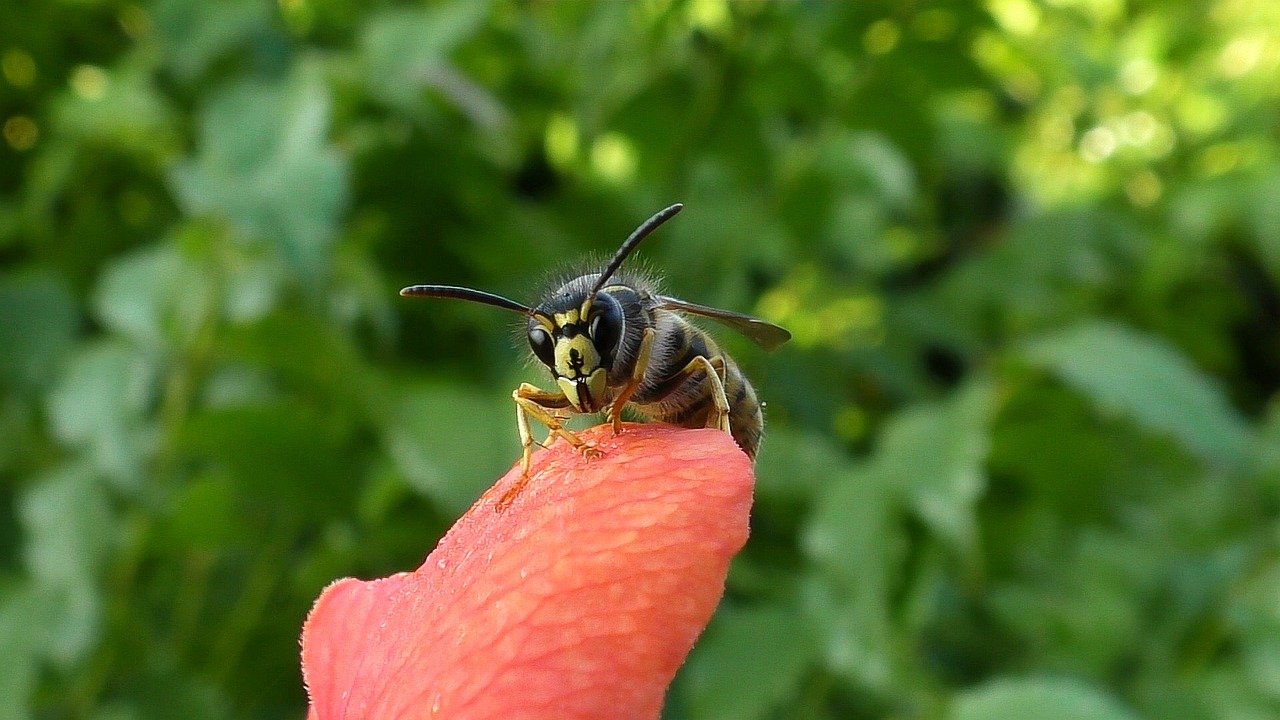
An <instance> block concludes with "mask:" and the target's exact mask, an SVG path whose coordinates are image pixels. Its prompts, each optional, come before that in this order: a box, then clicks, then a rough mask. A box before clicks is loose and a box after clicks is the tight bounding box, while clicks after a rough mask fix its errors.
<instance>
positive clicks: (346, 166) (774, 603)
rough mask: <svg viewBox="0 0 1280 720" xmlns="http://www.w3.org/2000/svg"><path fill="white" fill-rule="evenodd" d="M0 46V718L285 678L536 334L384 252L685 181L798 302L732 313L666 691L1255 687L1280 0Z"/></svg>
mask: <svg viewBox="0 0 1280 720" xmlns="http://www.w3.org/2000/svg"><path fill="white" fill-rule="evenodd" d="M0 71H2V77H0V123H2V126H0V129H2V130H3V133H2V139H3V142H0V654H2V655H3V661H2V662H0V698H5V700H4V701H0V718H4V719H6V720H7V719H9V718H94V719H103V720H108V719H109V720H126V719H132V718H140V719H141V718H179V717H180V718H195V719H197V720H200V719H203V718H209V719H214V718H289V717H293V718H300V717H301V716H302V713H303V712H304V708H305V699H304V695H303V692H302V689H301V683H300V681H299V677H298V669H297V635H298V629H299V626H300V624H301V621H302V619H303V617H304V614H305V612H306V611H307V609H308V607H309V604H310V603H311V601H312V600H313V599H314V598H315V596H316V595H317V594H318V593H319V591H320V589H321V588H322V587H323V586H324V585H325V584H326V583H328V582H329V581H331V580H333V579H334V578H337V577H341V576H345V575H357V576H363V577H372V576H379V575H384V574H388V573H391V572H394V571H396V570H403V569H408V568H412V567H415V566H416V565H417V564H418V563H419V562H420V560H421V558H422V557H423V556H424V555H425V554H426V553H427V552H428V551H429V550H430V548H431V547H432V546H433V544H434V542H435V539H436V538H437V537H438V536H439V535H440V534H441V533H442V532H443V530H444V529H445V528H446V527H447V526H448V524H449V523H450V522H451V520H452V519H453V518H454V517H456V516H457V515H458V514H459V513H460V512H461V511H463V510H464V509H465V508H466V507H467V506H468V505H469V504H470V502H471V501H472V500H473V499H474V498H476V497H477V496H478V494H479V493H480V492H481V490H482V489H483V488H484V487H486V486H487V484H488V483H489V482H491V481H492V480H493V479H494V478H495V477H496V476H497V475H498V473H500V472H502V471H503V470H505V469H506V468H507V467H508V466H509V465H510V463H511V462H513V461H514V460H515V459H516V457H517V456H518V451H519V447H518V441H517V436H516V428H515V424H514V413H513V408H512V407H511V402H510V398H509V394H510V391H511V389H512V388H514V387H515V385H516V384H517V383H518V382H520V381H521V380H525V379H538V378H539V375H538V374H537V373H534V372H532V371H531V370H530V369H529V368H528V367H527V366H526V362H525V356H526V355H527V352H526V350H525V348H524V347H523V345H522V344H521V343H520V342H519V341H517V342H515V343H514V344H513V342H512V339H511V338H512V332H511V325H512V324H513V322H512V321H513V317H512V316H510V315H506V314H504V313H502V312H500V311H497V310H494V309H492V308H485V307H481V306H476V305H469V304H465V303H457V302H444V301H410V300H402V299H400V298H398V297H397V296H396V290H397V289H399V288H400V287H401V286H403V285H407V284H410V283H415V282H442V283H454V284H460V285H467V286H472V287H479V288H484V289H487V290H491V291H495V292H499V293H502V294H506V295H509V296H512V297H515V298H517V299H520V300H524V301H534V300H536V298H537V294H538V293H539V292H540V289H541V288H542V287H543V283H544V282H545V280H546V278H547V274H548V273H549V272H551V271H553V270H554V269H556V268H561V267H563V266H564V265H565V263H569V262H573V261H575V260H579V259H581V258H583V257H584V256H587V255H589V254H591V253H596V254H607V253H609V252H611V251H612V250H613V249H614V248H615V247H616V246H617V244H618V243H619V242H620V240H621V239H622V238H623V237H625V235H626V234H627V233H628V232H629V231H630V230H631V229H632V228H633V227H634V226H635V225H636V224H638V223H639V222H640V221H641V220H643V219H644V218H646V217H648V216H649V215H650V214H651V213H652V212H654V211H656V210H658V209H659V208H661V207H664V206H665V205H667V204H669V203H671V202H675V201H681V202H684V203H685V204H686V209H685V211H684V212H683V213H682V214H681V215H680V216H679V217H678V218H677V219H675V220H673V221H672V222H671V223H669V224H668V225H667V226H666V227H664V228H663V229H662V230H661V231H660V232H659V233H658V234H657V235H655V236H654V237H653V238H652V239H650V240H649V241H647V242H646V244H645V245H644V246H643V247H642V248H641V251H640V252H639V253H638V256H637V259H638V260H640V261H641V262H643V263H645V264H648V265H649V266H651V267H653V268H656V269H659V270H660V271H661V272H662V273H664V274H665V277H666V287H667V289H668V290H669V291H670V292H671V293H672V294H674V295H677V296H680V297H683V298H686V299H688V300H691V301H694V302H698V303H704V304H709V305H715V306H717V307H724V308H728V309H733V310H738V311H743V312H750V313H754V314H758V315H760V316H762V317H764V318H766V319H768V320H770V321H773V322H777V323H780V324H783V325H785V326H787V327H788V328H790V329H791V330H792V331H793V333H794V335H795V339H794V341H793V342H792V343H790V344H789V345H787V346H786V347H784V348H783V349H782V350H781V351H779V352H778V353H776V354H774V355H766V354H765V353H762V352H760V351H759V350H757V349H756V348H754V347H752V346H751V345H750V344H749V343H747V342H746V341H744V340H742V339H741V338H736V337H733V336H732V333H730V332H727V331H723V330H715V331H714V332H715V334H716V336H717V338H719V339H721V340H722V341H723V344H724V345H725V346H726V347H727V348H728V349H729V351H730V352H731V353H732V354H733V356H734V357H735V358H736V359H737V360H738V361H739V362H740V364H741V365H742V366H743V368H744V370H745V371H746V372H747V374H748V375H749V376H750V377H752V378H753V379H754V381H755V382H756V385H757V387H758V389H759V392H760V395H761V397H762V398H763V399H765V400H766V401H767V403H768V417H769V424H770V428H769V432H768V434H767V437H766V440H765V446H764V449H763V453H762V455H761V457H760V458H759V463H758V474H759V486H758V493H757V504H756V508H755V511H754V516H753V532H752V537H751V541H750V543H749V544H748V546H747V548H746V550H745V551H744V552H743V553H742V555H741V556H740V557H739V558H738V559H737V561H736V562H735V564H734V566H733V569H732V572H731V575H730V578H729V587H728V592H727V595H726V598H725V601H724V603H723V605H722V606H721V609H720V611H719V613H718V614H717V616H716V618H715V620H714V621H713V623H712V625H711V627H710V628H709V629H708V631H707V633H706V634H705V636H704V637H703V639H702V642H701V644H700V645H699V646H698V647H697V648H696V649H695V651H694V653H693V655H692V656H691V657H690V659H689V662H688V663H687V665H686V666H685V667H684V668H683V670H682V671H681V674H680V675H679V677H678V679H677V681H676V684H675V685H674V687H673V689H672V691H671V694H670V696H669V700H668V703H667V711H666V716H667V717H669V718H687V719H689V720H711V719H714V718H815V719H816V718H885V719H890V718H894V719H899V718H900V719H908V718H921V719H927V718H939V719H942V720H980V719H983V718H1012V719H1014V720H1017V719H1019V718H1028V719H1030V718H1036V719H1040V718H1050V719H1051V720H1052V719H1053V718H1097V719H1106V720H1111V719H1116V720H1119V719H1123V718H1153V719H1162V718H1168V719H1171V720H1172V719H1174V718H1177V719H1179V720H1183V719H1191V720H1197V719H1201V718H1203V719H1206V720H1207V719H1210V718H1215V719H1216V718H1229V719H1239V720H1252V719H1262V718H1274V717H1280V554H1278V553H1277V547H1278V545H1280V403H1277V402H1276V401H1275V398H1276V392H1277V389H1278V388H1280V153H1278V152H1277V135H1278V133H1280V113H1278V112H1277V111H1278V110H1280V103H1278V102H1277V99H1278V96H1280V3H1276V2H1274V1H1273V0H1222V1H1221V2H1196V1H1192V2H1184V1H1181V0H1178V1H1170V2H1158V1H1155V0H989V2H986V3H977V4H975V3H969V2H944V1H940V2H925V1H920V2H908V1H902V2H857V3H854V2H848V3H839V4H837V3H818V2H795V3H763V2H742V3H726V2H723V1H722V0H693V1H691V2H666V1H661V0H640V1H638V2H634V3H621V2H618V3H591V4H588V3H559V2H515V3H510V2H491V3H490V2H476V1H474V0H460V1H459V2H455V3H448V4H445V3H419V4H392V3H388V2H372V3H366V2H357V1H356V0H279V2H278V3H276V2H266V1H263V0H228V1H225V2H207V1H201V0H162V1H161V2H156V3H146V4H130V3H126V2H118V1H103V0H79V1H72V0H60V1H54V0H48V1H45V2H6V3H4V4H0ZM586 267H587V268H591V267H593V266H591V265H590V264H588V265H587V266H586Z"/></svg>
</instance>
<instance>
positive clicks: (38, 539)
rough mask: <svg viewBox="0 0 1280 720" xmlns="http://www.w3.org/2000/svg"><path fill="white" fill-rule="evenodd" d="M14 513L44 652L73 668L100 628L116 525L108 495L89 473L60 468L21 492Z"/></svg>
mask: <svg viewBox="0 0 1280 720" xmlns="http://www.w3.org/2000/svg"><path fill="white" fill-rule="evenodd" d="M18 512H19V514H20V517H21V518H22V525H23V528H24V530H25V535H26V536H25V538H24V542H23V555H24V559H25V561H26V565H27V568H28V570H29V571H30V573H31V575H32V577H33V578H34V579H35V581H36V588H37V590H38V592H39V593H40V597H41V602H40V607H41V608H42V611H43V612H42V615H43V619H42V622H43V625H44V628H45V630H44V632H45V638H44V640H43V642H44V643H45V646H46V651H47V652H48V654H49V655H50V656H51V657H52V658H53V659H55V660H56V661H58V662H60V663H62V664H64V665H67V664H71V663H73V662H74V661H76V660H77V659H79V658H81V657H82V656H83V654H84V653H85V652H87V651H88V650H89V648H90V647H91V646H92V645H93V643H94V642H96V641H97V638H98V633H99V626H100V624H101V620H100V618H99V613H100V605H101V599H100V597H99V595H98V589H97V576H98V574H99V573H100V571H101V566H102V565H103V563H104V562H105V560H106V558H107V557H108V555H109V554H110V552H111V548H112V545H113V541H114V537H113V530H114V527H115V525H114V522H115V518H114V517H113V515H112V513H111V510H110V507H109V505H108V498H107V495H106V492H105V490H104V488H103V487H102V484H101V483H100V482H99V481H98V479H97V478H95V477H94V476H93V474H92V473H91V472H90V471H89V470H88V469H86V468H82V467H69V468H64V469H62V470H59V471H57V472H55V473H53V474H52V475H50V476H48V477H46V478H44V479H43V480H41V481H39V482H38V483H37V484H36V485H35V486H33V487H32V488H31V489H30V490H28V491H26V492H25V493H23V495H22V496H21V498H20V499H19V502H18Z"/></svg>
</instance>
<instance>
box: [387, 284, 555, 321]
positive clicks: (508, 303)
mask: <svg viewBox="0 0 1280 720" xmlns="http://www.w3.org/2000/svg"><path fill="white" fill-rule="evenodd" d="M400 294H401V295H402V296H404V297H434V298H452V299H454V300H470V301H471V302H475V303H481V304H484V305H492V306H494V307H500V308H502V309H503V310H511V311H513V312H518V313H520V314H521V315H532V314H533V310H531V309H530V308H528V307H525V306H524V305H521V304H520V303H518V302H516V301H515V300H508V299H507V298H504V297H502V296H501V295H494V294H493V293H487V292H485V291H483V290H472V289H471V288H464V287H455V286H453V285H410V286H409V287H407V288H405V289H403V290H401V291H400Z"/></svg>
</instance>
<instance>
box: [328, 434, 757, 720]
mask: <svg viewBox="0 0 1280 720" xmlns="http://www.w3.org/2000/svg"><path fill="white" fill-rule="evenodd" d="M581 436H582V438H583V439H585V440H587V441H588V442H591V443H595V444H597V445H598V447H599V449H601V450H602V451H603V452H604V455H603V456H602V457H594V458H585V457H583V456H582V454H581V453H579V452H577V451H576V450H574V449H572V448H571V447H569V446H568V445H567V444H566V443H564V442H557V443H555V444H554V445H552V446H551V447H550V448H549V449H548V450H546V451H543V452H540V453H538V454H537V455H535V457H534V464H533V473H532V478H531V480H530V482H529V484H528V486H527V487H526V488H525V489H524V490H523V492H521V493H520V494H519V495H518V496H517V497H516V498H515V500H514V501H513V502H512V503H511V504H510V506H508V507H505V508H504V509H503V510H501V511H500V512H499V511H497V510H495V507H494V506H495V503H496V502H497V500H498V498H500V497H501V496H502V493H503V492H504V491H505V489H506V488H508V487H509V486H510V485H511V483H513V482H514V481H515V479H516V478H517V476H518V473H519V469H518V467H517V468H513V469H512V471H511V472H508V473H507V474H506V476H504V477H503V478H502V479H501V480H499V481H498V482H497V483H496V484H495V485H494V486H493V487H492V488H490V489H489V491H488V492H487V493H486V494H485V495H484V496H483V497H481V498H480V500H479V501H477V503H476V504H475V505H474V506H473V507H472V508H471V510H469V511H468V512H467V513H466V514H465V515H463V517H462V518H461V519H460V520H458V522H457V524H455V525H454V527H453V528H452V529H451V530H450V531H449V532H448V533H447V534H446V535H445V537H444V538H443V539H442V540H441V541H440V543H439V545H438V546H437V547H436V549H435V550H434V551H433V552H432V553H431V554H430V555H429V556H428V557H427V559H426V562H424V563H423V565H422V567H420V568H419V569H418V570H417V571H415V572H412V573H400V574H397V575H393V576H391V577H388V578H383V579H381V580H374V581H369V582H364V581H359V580H354V579H350V578H348V579H344V580H340V581H338V582H336V583H334V584H333V585H330V586H329V587H328V588H327V589H326V590H325V591H324V593H322V594H321V596H320V598H319V599H318V600H317V601H316V604H315V607H314V608H313V609H312V611H311V614H310V616H309V617H308V619H307V622H306V626H305V627H304V630H303V638H302V645H303V647H302V661H303V676H304V679H305V681H306V684H307V688H308V693H309V695H310V698H311V710H310V713H309V715H308V717H309V718H313V719H315V720H338V719H343V720H346V719H352V718H369V719H373V718H377V719H378V720H389V719H393V718H406V719H407V718H428V717H439V718H468V719H476V720H484V719H485V718H495V719H496V718H644V719H652V718H657V717H658V715H659V713H660V712H661V708H662V700H663V696H664V694H665V692H666V688H667V686H668V685H669V684H670V682H671V680H672V678H673V677H674V676H675V672H676V670H677V668H679V666H680V664H681V663H682V662H683V661H684V658H685V656H686V655H687V654H688V652H689V650H690V648H692V646H693V643H694V641H695V640H696V639H697V637H698V634H699V633H701V631H702V629H703V627H705V626H706V624H707V622H708V620H709V619H710V618H711V614H712V612H713V611H714V610H715V606H716V604H717V603H718V602H719V599H720V596H721V595H722V594H723V591H724V581H725V575H726V573H727V572H728V566H729V560H730V558H732V557H733V555H734V554H736V553H737V552H738V550H739V549H741V548H742V545H743V544H744V543H745V542H746V539H747V520H748V513H749V511H750V507H751V498H752V487H753V477H752V472H751V462H750V461H749V460H748V459H747V457H746V456H745V455H743V453H742V452H741V451H740V450H739V449H738V447H737V446H736V445H735V444H734V442H733V440H732V439H731V438H730V437H729V435H728V434H726V433H724V432H720V431H718V430H681V429H675V428H669V427H665V426H659V425H629V426H627V427H626V430H625V431H624V432H623V433H621V434H620V435H616V436H615V435H614V434H613V432H612V429H611V428H608V427H605V426H602V427H598V428H593V429H591V430H588V431H586V432H584V433H582V434H581Z"/></svg>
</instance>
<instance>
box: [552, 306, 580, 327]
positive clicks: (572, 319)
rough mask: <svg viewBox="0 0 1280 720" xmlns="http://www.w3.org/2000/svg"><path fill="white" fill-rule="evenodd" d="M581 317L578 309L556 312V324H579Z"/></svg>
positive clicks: (561, 325) (558, 325)
mask: <svg viewBox="0 0 1280 720" xmlns="http://www.w3.org/2000/svg"><path fill="white" fill-rule="evenodd" d="M579 317H580V316H579V315H578V311H577V310H568V311H566V312H562V313H556V326H557V327H564V326H566V325H576V324H578V318H579Z"/></svg>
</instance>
